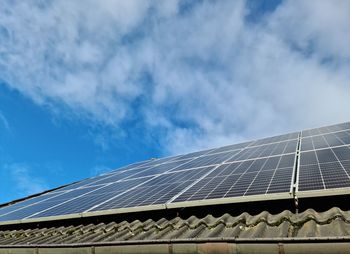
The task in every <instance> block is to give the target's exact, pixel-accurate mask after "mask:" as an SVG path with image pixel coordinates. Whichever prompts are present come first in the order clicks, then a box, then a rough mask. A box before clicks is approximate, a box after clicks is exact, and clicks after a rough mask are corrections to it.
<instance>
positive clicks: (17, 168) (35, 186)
mask: <svg viewBox="0 0 350 254" xmlns="http://www.w3.org/2000/svg"><path fill="white" fill-rule="evenodd" d="M4 169H5V170H6V171H8V172H9V175H10V177H11V179H10V181H11V182H13V184H14V185H13V190H15V191H16V192H17V193H16V196H20V197H25V196H28V195H32V194H36V193H39V192H42V191H44V190H48V189H49V186H48V184H47V182H46V180H45V179H43V178H40V177H37V176H35V174H33V172H32V170H31V169H30V167H28V165H26V164H23V163H12V164H6V165H4Z"/></svg>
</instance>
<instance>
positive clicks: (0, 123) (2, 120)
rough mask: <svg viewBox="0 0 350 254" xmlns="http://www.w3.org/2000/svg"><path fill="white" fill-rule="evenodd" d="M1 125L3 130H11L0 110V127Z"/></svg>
mask: <svg viewBox="0 0 350 254" xmlns="http://www.w3.org/2000/svg"><path fill="white" fill-rule="evenodd" d="M1 126H2V127H3V128H4V129H5V130H7V131H8V132H11V128H10V124H9V122H8V121H7V118H6V117H5V115H4V114H3V113H2V112H1V111H0V127H1Z"/></svg>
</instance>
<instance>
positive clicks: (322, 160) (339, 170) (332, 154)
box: [297, 123, 350, 197]
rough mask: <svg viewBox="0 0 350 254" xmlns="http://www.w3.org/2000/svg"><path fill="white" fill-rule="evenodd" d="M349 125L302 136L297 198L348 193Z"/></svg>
mask: <svg viewBox="0 0 350 254" xmlns="http://www.w3.org/2000/svg"><path fill="white" fill-rule="evenodd" d="M349 128H350V123H343V124H339V125H332V126H327V127H322V128H316V129H312V130H306V131H303V132H302V138H301V149H300V166H299V170H298V182H297V193H298V195H299V196H300V197H307V196H314V195H315V193H316V192H320V193H321V194H322V195H329V194H333V195H335V194H337V193H338V194H339V193H340V191H337V192H334V190H335V189H338V190H341V192H347V193H350V191H349V189H348V188H350V146H349V145H350V130H349Z"/></svg>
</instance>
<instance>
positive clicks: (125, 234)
mask: <svg viewBox="0 0 350 254" xmlns="http://www.w3.org/2000/svg"><path fill="white" fill-rule="evenodd" d="M349 236H350V212H349V211H342V210H340V209H339V208H336V207H334V208H332V209H330V210H328V211H326V212H321V213H319V212H316V211H315V210H312V209H309V210H306V211H304V212H302V213H299V214H294V213H292V212H291V211H283V212H281V213H279V214H276V215H273V214H270V213H268V212H266V211H265V212H262V213H260V214H258V215H250V214H248V213H242V214H241V215H239V216H231V215H229V214H224V215H222V216H220V217H218V218H215V217H213V216H212V215H207V216H205V217H204V218H197V217H195V216H191V217H189V218H187V219H182V218H180V217H176V218H173V219H170V220H167V219H165V218H161V219H159V220H158V221H154V220H152V219H148V220H146V221H144V222H142V221H140V220H135V221H132V222H127V221H122V222H120V223H117V222H109V223H108V224H105V223H99V224H87V225H83V224H80V225H76V226H73V225H70V226H59V227H50V228H36V227H34V228H33V229H26V230H22V229H18V230H3V231H1V227H0V245H12V246H13V245H33V244H36V245H40V244H76V243H98V242H113V241H130V240H139V241H142V240H157V239H198V238H200V239H202V238H203V239H204V238H205V239H206V238H223V237H224V238H228V237H229V238H244V239H264V238H292V237H297V238H300V237H301V238H303V237H304V238H305V237H349Z"/></svg>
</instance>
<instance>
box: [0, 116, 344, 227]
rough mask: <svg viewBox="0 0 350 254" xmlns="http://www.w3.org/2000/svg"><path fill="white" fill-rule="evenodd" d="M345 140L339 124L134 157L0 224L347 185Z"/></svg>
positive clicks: (3, 217) (30, 202)
mask: <svg viewBox="0 0 350 254" xmlns="http://www.w3.org/2000/svg"><path fill="white" fill-rule="evenodd" d="M349 144H350V123H345V124H340V125H334V126H328V127H322V128H318V129H312V130H306V131H302V132H301V133H297V132H295V133H290V134H285V135H280V136H275V137H270V138H264V139H260V140H255V141H251V142H245V143H240V144H235V145H230V146H225V147H220V148H216V149H210V150H205V151H200V152H194V153H189V154H185V155H179V156H174V157H167V158H162V159H152V160H148V161H143V162H138V163H134V164H131V165H128V166H125V167H123V168H120V169H118V170H114V171H111V172H109V173H106V174H103V175H100V176H96V177H92V178H89V179H85V180H82V181H80V182H77V183H74V184H70V185H68V186H65V187H62V188H59V189H56V190H53V191H49V192H47V193H45V194H42V195H39V196H36V197H33V198H29V199H25V200H24V201H21V202H17V203H15V204H12V205H8V206H4V207H2V208H0V222H1V221H14V220H26V219H42V218H47V217H51V216H61V215H73V214H80V213H84V214H93V213H94V212H99V211H106V210H111V209H119V210H120V209H122V208H131V209H133V208H140V207H141V208H142V207H144V209H145V210H147V209H148V208H150V207H154V206H157V205H158V206H164V207H165V206H169V207H170V206H171V205H172V206H173V207H174V206H176V205H178V207H181V206H186V205H187V204H192V205H193V204H194V203H195V202H198V201H203V200H204V201H208V202H209V203H210V202H212V204H215V202H216V201H217V200H224V201H225V202H234V201H239V202H241V201H242V202H244V200H254V198H256V200H258V199H262V198H263V199H266V200H269V199H275V198H276V195H277V194H278V196H279V197H281V198H291V197H292V196H291V195H290V193H291V192H292V190H293V187H294V184H296V186H297V188H296V191H297V193H298V192H300V193H303V192H308V191H315V190H329V189H334V188H343V187H350V177H349V175H350V146H349ZM299 150H300V151H299ZM299 152H300V155H299V156H298V154H299ZM297 162H299V164H297ZM295 176H297V178H295ZM282 196H283V197H282ZM147 207H148V208H147ZM119 210H118V211H119ZM112 211H117V210H112ZM51 218H52V217H51Z"/></svg>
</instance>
